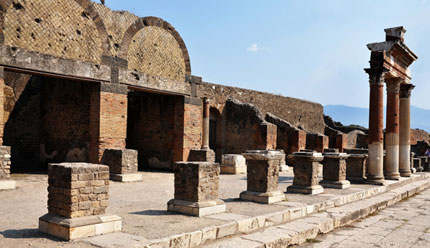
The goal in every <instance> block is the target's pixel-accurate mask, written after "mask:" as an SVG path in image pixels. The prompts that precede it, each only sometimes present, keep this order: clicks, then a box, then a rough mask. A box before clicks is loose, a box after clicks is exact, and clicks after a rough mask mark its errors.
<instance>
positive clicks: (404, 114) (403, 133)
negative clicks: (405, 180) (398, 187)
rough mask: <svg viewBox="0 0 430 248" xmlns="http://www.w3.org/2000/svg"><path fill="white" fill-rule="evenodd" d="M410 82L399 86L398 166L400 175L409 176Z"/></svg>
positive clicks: (412, 86)
mask: <svg viewBox="0 0 430 248" xmlns="http://www.w3.org/2000/svg"><path fill="white" fill-rule="evenodd" d="M414 88H415V86H414V85H412V84H402V85H401V86H400V133H399V167H400V169H399V170H400V175H401V176H402V177H410V176H411V157H410V156H411V92H412V90H413V89H414Z"/></svg>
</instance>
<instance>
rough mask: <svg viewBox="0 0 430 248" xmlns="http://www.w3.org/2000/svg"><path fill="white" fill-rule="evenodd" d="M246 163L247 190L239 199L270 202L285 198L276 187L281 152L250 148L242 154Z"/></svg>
mask: <svg viewBox="0 0 430 248" xmlns="http://www.w3.org/2000/svg"><path fill="white" fill-rule="evenodd" d="M243 156H244V157H245V159H246V165H247V190H246V191H243V192H242V193H240V199H242V200H246V201H254V202H259V203H265V204H271V203H275V202H280V201H283V200H285V194H284V193H282V192H280V191H279V189H278V180H279V165H280V163H281V160H282V154H279V152H277V151H267V150H252V151H246V153H244V154H243Z"/></svg>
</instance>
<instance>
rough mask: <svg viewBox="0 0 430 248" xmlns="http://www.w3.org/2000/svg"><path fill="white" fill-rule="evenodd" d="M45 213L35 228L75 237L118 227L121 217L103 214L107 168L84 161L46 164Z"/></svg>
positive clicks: (104, 231) (68, 238)
mask: <svg viewBox="0 0 430 248" xmlns="http://www.w3.org/2000/svg"><path fill="white" fill-rule="evenodd" d="M48 169H49V172H48V177H49V178H48V183H49V187H48V214H46V215H44V216H42V217H40V218H39V231H40V232H43V233H48V234H50V235H53V236H56V237H59V238H62V239H65V240H71V239H78V238H84V237H90V236H95V235H100V234H105V233H111V232H118V231H121V218H120V217H118V216H115V215H114V216H107V215H104V213H105V210H106V207H107V206H108V203H109V195H108V193H109V168H108V167H107V166H104V165H96V164H87V163H62V164H50V165H49V168H48Z"/></svg>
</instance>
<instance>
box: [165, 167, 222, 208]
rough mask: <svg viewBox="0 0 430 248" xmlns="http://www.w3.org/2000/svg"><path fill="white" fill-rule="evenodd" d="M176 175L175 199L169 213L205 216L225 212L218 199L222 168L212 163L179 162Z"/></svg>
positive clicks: (171, 201) (171, 202)
mask: <svg viewBox="0 0 430 248" xmlns="http://www.w3.org/2000/svg"><path fill="white" fill-rule="evenodd" d="M173 170H174V173H175V199H172V200H170V201H169V202H168V203H167V209H168V211H173V212H180V213H184V214H188V215H195V216H205V215H210V214H215V213H220V212H224V211H225V204H224V202H223V201H221V200H219V199H218V190H219V174H220V166H219V164H217V163H210V162H179V163H175V166H174V168H173Z"/></svg>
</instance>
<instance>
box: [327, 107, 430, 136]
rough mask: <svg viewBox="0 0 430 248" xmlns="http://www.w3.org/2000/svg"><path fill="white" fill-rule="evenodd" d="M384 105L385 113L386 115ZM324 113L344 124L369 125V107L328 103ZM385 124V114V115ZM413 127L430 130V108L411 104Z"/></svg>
mask: <svg viewBox="0 0 430 248" xmlns="http://www.w3.org/2000/svg"><path fill="white" fill-rule="evenodd" d="M385 111H386V110H385V107H384V115H385ZM324 114H325V115H329V116H331V117H332V118H333V120H335V121H339V122H342V124H344V125H351V124H356V125H360V126H363V127H366V128H367V127H368V125H369V123H368V122H369V109H367V108H357V107H349V106H345V105H326V106H324ZM384 126H385V116H384ZM411 127H412V128H419V129H424V130H426V131H427V132H429V131H430V109H422V108H418V107H415V106H411Z"/></svg>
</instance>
